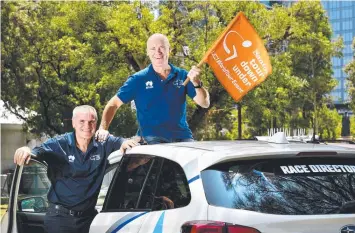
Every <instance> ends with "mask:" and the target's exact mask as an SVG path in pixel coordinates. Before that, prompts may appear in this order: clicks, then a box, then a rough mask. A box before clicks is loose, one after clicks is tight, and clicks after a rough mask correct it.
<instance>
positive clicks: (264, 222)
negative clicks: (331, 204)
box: [208, 206, 355, 233]
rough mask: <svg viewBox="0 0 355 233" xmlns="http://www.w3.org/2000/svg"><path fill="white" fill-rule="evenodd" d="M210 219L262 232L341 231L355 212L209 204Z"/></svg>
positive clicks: (354, 221)
mask: <svg viewBox="0 0 355 233" xmlns="http://www.w3.org/2000/svg"><path fill="white" fill-rule="evenodd" d="M208 220H213V221H223V222H229V223H234V224H241V223H243V226H248V227H252V228H255V229H258V230H259V231H260V232H262V233H285V232H287V233H315V232H322V233H338V232H339V233H340V228H341V227H343V226H345V225H347V224H349V223H355V214H346V215H344V214H332V215H275V214H265V213H258V212H254V211H248V210H237V209H229V208H224V207H216V206H209V207H208Z"/></svg>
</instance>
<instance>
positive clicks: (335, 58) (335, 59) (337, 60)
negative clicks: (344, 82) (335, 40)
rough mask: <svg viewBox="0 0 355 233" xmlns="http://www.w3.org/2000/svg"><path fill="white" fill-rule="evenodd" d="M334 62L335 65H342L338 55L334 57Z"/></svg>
mask: <svg viewBox="0 0 355 233" xmlns="http://www.w3.org/2000/svg"><path fill="white" fill-rule="evenodd" d="M332 63H333V66H341V62H340V59H339V58H337V57H333V58H332Z"/></svg>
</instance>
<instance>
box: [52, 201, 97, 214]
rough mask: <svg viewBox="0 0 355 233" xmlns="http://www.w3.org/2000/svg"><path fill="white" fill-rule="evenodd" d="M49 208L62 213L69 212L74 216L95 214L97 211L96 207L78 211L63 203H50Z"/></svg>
mask: <svg viewBox="0 0 355 233" xmlns="http://www.w3.org/2000/svg"><path fill="white" fill-rule="evenodd" d="M49 208H51V209H54V210H57V211H59V212H60V213H63V214H67V215H70V216H73V217H81V216H88V215H93V214H94V213H95V209H89V210H86V211H76V210H71V209H68V208H65V207H64V206H62V205H57V204H52V203H49Z"/></svg>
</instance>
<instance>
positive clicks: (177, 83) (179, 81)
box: [173, 79, 184, 88]
mask: <svg viewBox="0 0 355 233" xmlns="http://www.w3.org/2000/svg"><path fill="white" fill-rule="evenodd" d="M173 85H174V86H176V87H177V88H180V87H182V86H183V85H184V82H183V81H182V80H181V79H178V80H175V81H174V82H173Z"/></svg>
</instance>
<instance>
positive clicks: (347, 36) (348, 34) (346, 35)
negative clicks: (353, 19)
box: [343, 32, 353, 43]
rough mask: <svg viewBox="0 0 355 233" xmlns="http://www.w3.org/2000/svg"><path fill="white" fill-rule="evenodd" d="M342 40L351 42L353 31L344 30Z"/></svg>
mask: <svg viewBox="0 0 355 233" xmlns="http://www.w3.org/2000/svg"><path fill="white" fill-rule="evenodd" d="M343 37H344V42H345V43H346V42H350V43H351V42H352V41H353V33H352V32H346V33H344V36H343Z"/></svg>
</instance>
